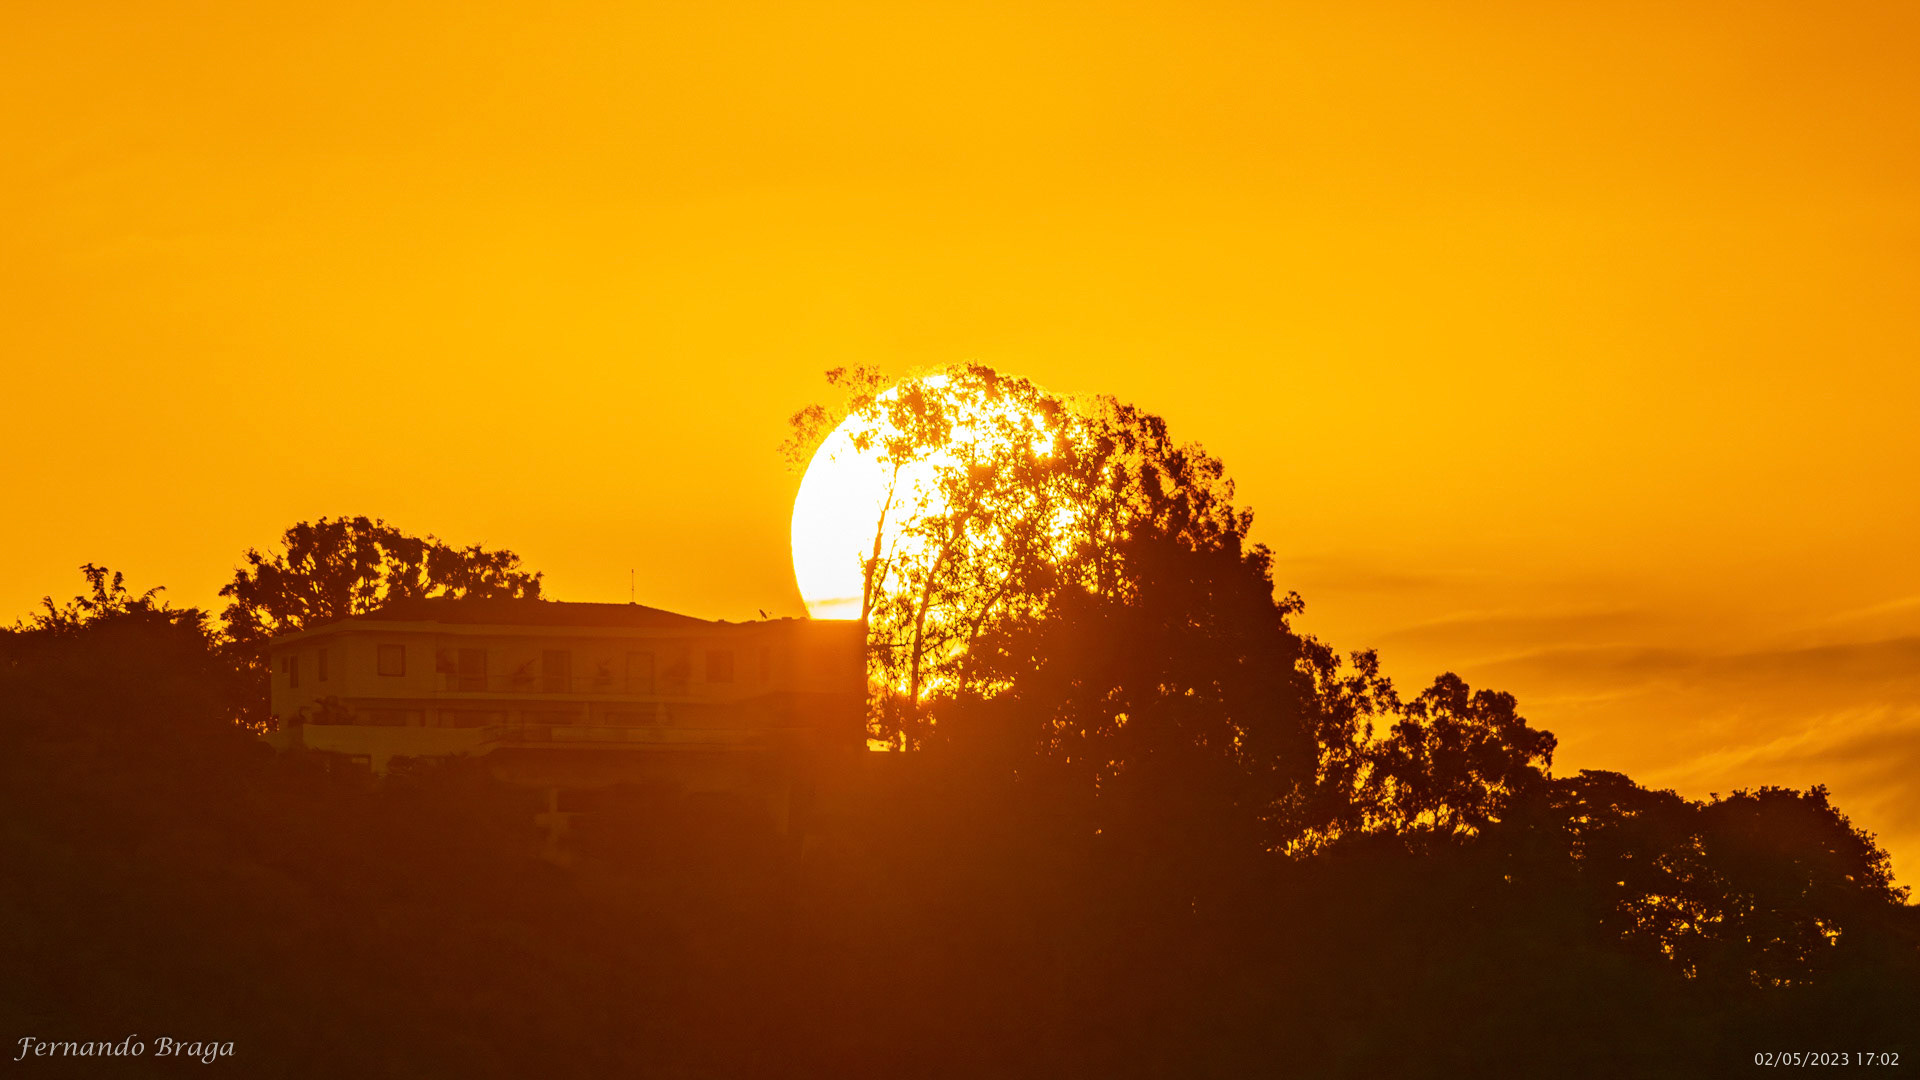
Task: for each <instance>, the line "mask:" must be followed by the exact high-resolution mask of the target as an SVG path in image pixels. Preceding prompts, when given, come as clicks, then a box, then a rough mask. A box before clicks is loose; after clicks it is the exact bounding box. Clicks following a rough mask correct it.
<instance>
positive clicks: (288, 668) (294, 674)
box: [280, 656, 300, 687]
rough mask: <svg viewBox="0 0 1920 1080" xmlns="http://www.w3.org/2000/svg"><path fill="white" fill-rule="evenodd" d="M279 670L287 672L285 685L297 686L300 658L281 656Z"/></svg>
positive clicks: (298, 683) (298, 682)
mask: <svg viewBox="0 0 1920 1080" xmlns="http://www.w3.org/2000/svg"><path fill="white" fill-rule="evenodd" d="M280 670H281V671H284V672H286V673H287V685H288V686H289V687H297V686H299V685H300V658H299V657H298V656H288V657H284V658H282V659H281V661H280Z"/></svg>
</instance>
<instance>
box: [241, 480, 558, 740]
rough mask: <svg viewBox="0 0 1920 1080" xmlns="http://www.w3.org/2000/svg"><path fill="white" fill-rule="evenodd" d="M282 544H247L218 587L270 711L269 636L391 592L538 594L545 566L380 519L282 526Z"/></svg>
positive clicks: (258, 707) (259, 698)
mask: <svg viewBox="0 0 1920 1080" xmlns="http://www.w3.org/2000/svg"><path fill="white" fill-rule="evenodd" d="M281 543H282V546H283V549H282V550H281V551H278V552H272V553H263V552H260V551H258V550H254V549H249V550H248V551H247V554H246V565H245V566H243V567H241V568H239V569H237V570H235V571H234V574H233V580H232V581H230V582H228V583H227V584H226V585H225V586H224V587H222V588H221V590H220V595H221V596H224V597H227V598H228V600H229V603H228V604H227V607H226V610H225V611H224V612H223V613H222V621H223V623H224V626H225V630H226V635H227V649H228V652H229V654H230V655H231V656H232V657H233V658H234V660H235V663H236V665H237V666H239V667H240V668H242V669H243V670H246V671H249V672H251V673H252V676H253V680H254V682H255V684H256V691H257V692H256V694H255V698H256V701H255V703H254V708H253V711H254V712H256V713H257V714H258V715H260V716H264V715H265V711H264V704H265V694H266V676H267V669H266V643H267V641H268V639H270V638H272V637H274V636H276V635H279V634H285V633H291V632H293V631H295V630H304V629H306V628H308V627H311V626H317V625H319V624H321V623H324V622H328V621H331V620H333V619H341V618H346V617H347V616H350V615H363V614H366V613H367V612H369V611H372V610H374V609H376V608H378V607H379V606H380V605H381V604H384V603H386V602H387V601H389V600H413V599H420V598H424V597H431V596H450V597H472V598H474V599H538V598H539V596H540V574H539V573H538V572H531V573H530V572H528V571H525V570H522V569H521V568H520V557H519V556H518V555H516V554H514V553H513V552H511V551H508V550H506V549H504V548H502V549H497V550H491V551H490V550H488V549H486V548H483V547H481V546H480V545H478V544H474V545H471V546H468V547H454V546H453V545H451V544H448V543H446V542H444V541H442V540H440V539H438V538H437V537H435V536H433V535H432V534H428V535H426V536H411V535H408V534H407V533H403V532H401V531H400V530H399V529H396V528H394V527H393V526H391V525H388V524H387V523H386V522H384V521H381V520H380V519H378V518H367V517H353V518H325V517H323V518H320V519H318V520H316V521H311V522H307V521H302V522H299V523H298V524H295V525H293V526H291V527H289V528H288V529H287V530H286V532H284V533H282V534H281Z"/></svg>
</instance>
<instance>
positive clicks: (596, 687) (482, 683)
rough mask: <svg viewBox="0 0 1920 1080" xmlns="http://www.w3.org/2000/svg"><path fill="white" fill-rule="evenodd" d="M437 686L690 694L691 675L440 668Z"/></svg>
mask: <svg viewBox="0 0 1920 1080" xmlns="http://www.w3.org/2000/svg"><path fill="white" fill-rule="evenodd" d="M433 679H434V689H435V690H437V691H439V692H441V693H450V694H528V695H540V694H600V695H606V696H613V697H689V696H692V693H693V687H692V681H691V680H689V679H668V678H656V679H630V678H625V677H622V676H619V675H611V676H609V675H571V676H567V675H538V674H536V675H518V674H515V675H460V674H455V673H452V672H444V671H442V672H436V673H435V674H434V677H433Z"/></svg>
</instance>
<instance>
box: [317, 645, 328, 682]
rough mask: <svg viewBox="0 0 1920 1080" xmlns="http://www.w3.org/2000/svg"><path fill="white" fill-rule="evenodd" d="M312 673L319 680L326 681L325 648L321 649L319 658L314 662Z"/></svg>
mask: <svg viewBox="0 0 1920 1080" xmlns="http://www.w3.org/2000/svg"><path fill="white" fill-rule="evenodd" d="M314 675H315V676H316V677H317V678H319V680H320V681H321V682H326V681H327V650H325V649H321V650H320V656H319V658H318V659H317V660H316V661H315V662H314Z"/></svg>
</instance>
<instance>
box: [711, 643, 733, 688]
mask: <svg viewBox="0 0 1920 1080" xmlns="http://www.w3.org/2000/svg"><path fill="white" fill-rule="evenodd" d="M707 681H708V682H710V683H730V682H732V681H733V650H732V649H708V650H707Z"/></svg>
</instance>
